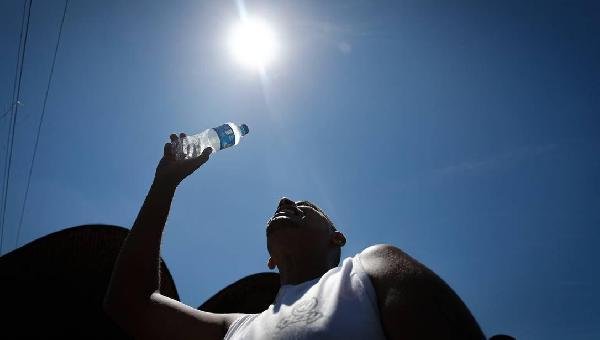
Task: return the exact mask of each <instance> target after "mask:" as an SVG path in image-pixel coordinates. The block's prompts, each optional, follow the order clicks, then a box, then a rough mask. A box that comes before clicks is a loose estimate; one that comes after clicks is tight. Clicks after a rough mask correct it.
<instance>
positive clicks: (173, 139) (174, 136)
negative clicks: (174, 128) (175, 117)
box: [169, 133, 178, 142]
mask: <svg viewBox="0 0 600 340" xmlns="http://www.w3.org/2000/svg"><path fill="white" fill-rule="evenodd" d="M169 137H170V138H171V142H175V141H176V140H177V139H178V138H177V135H176V134H174V133H172V134H171V136H169Z"/></svg>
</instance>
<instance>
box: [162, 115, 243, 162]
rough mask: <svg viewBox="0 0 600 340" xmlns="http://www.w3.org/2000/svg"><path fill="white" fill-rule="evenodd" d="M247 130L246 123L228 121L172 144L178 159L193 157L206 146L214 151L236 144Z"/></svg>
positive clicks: (200, 152)
mask: <svg viewBox="0 0 600 340" xmlns="http://www.w3.org/2000/svg"><path fill="white" fill-rule="evenodd" d="M248 132H249V129H248V125H246V124H236V123H231V122H229V123H226V124H223V125H221V126H217V127H215V128H212V129H207V130H204V131H202V132H200V133H198V134H195V135H193V136H187V137H185V138H180V139H179V140H178V141H177V142H175V143H172V145H173V148H174V151H175V155H176V157H177V159H178V160H181V159H188V158H194V157H198V156H200V154H202V151H204V149H206V148H207V147H211V148H212V149H213V153H214V152H217V151H219V150H223V149H225V148H228V147H230V146H234V145H237V144H238V143H239V142H240V140H241V139H242V137H243V136H245V135H246V134H248Z"/></svg>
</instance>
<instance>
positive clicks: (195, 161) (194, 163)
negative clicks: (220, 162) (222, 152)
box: [187, 147, 213, 171]
mask: <svg viewBox="0 0 600 340" xmlns="http://www.w3.org/2000/svg"><path fill="white" fill-rule="evenodd" d="M212 151H213V149H212V148H210V147H208V148H206V149H204V150H202V153H201V154H200V156H198V157H195V158H192V159H189V160H187V161H188V162H189V163H188V164H189V166H190V167H191V170H192V171H194V170H196V169H198V168H199V167H200V166H201V165H202V164H204V163H206V161H208V158H209V156H210V154H211V153H212Z"/></svg>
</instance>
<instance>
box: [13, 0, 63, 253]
mask: <svg viewBox="0 0 600 340" xmlns="http://www.w3.org/2000/svg"><path fill="white" fill-rule="evenodd" d="M68 7H69V0H65V9H64V10H63V15H62V19H61V20H60V27H59V28H58V39H57V40H56V47H55V48H54V57H53V58H52V67H50V75H49V76H48V85H47V86H46V93H45V94H44V104H43V105H42V114H41V116H40V122H39V124H38V128H37V132H36V134H35V144H34V146H33V156H32V157H31V164H30V165H29V173H28V175H27V187H26V189H25V197H24V198H23V205H22V207H21V216H20V217H19V226H18V227H17V239H16V241H15V248H16V247H17V246H18V245H19V234H20V233H21V226H22V225H23V215H24V213H25V206H26V204H27V196H28V195H29V184H30V183H31V174H32V173H33V165H34V164H35V156H36V154H37V149H38V143H39V141H40V131H41V130H42V123H43V122H44V116H45V115H46V103H47V102H48V93H49V92H50V85H51V84H52V76H53V75H54V65H56V55H57V54H58V47H59V46H60V38H61V36H62V30H63V25H64V23H65V17H66V16H67V8H68Z"/></svg>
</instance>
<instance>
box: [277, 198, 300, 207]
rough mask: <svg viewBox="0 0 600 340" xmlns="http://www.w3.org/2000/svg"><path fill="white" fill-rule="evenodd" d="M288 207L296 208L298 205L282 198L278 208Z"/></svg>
mask: <svg viewBox="0 0 600 340" xmlns="http://www.w3.org/2000/svg"><path fill="white" fill-rule="evenodd" d="M286 205H291V206H296V203H295V202H294V201H292V200H291V199H289V198H287V197H282V198H281V199H280V200H279V205H278V206H277V209H279V208H281V207H284V206H286Z"/></svg>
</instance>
